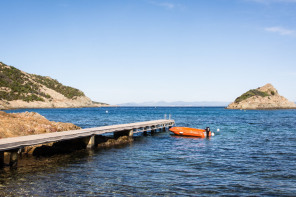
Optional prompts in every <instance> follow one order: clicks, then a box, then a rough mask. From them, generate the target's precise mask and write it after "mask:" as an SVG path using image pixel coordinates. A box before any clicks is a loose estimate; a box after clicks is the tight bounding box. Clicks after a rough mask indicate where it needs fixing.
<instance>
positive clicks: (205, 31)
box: [0, 0, 296, 104]
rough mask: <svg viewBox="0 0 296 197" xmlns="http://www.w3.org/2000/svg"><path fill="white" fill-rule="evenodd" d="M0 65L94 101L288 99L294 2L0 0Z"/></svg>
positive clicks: (294, 62) (294, 77) (294, 50)
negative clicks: (263, 91)
mask: <svg viewBox="0 0 296 197" xmlns="http://www.w3.org/2000/svg"><path fill="white" fill-rule="evenodd" d="M0 8H1V9H0V10H1V11H0V24H1V26H0V28H1V30H0V61H2V62H4V63H6V64H8V65H12V66H15V67H17V68H19V69H21V70H24V71H26V72H29V73H34V74H39V75H45V76H51V77H52V78H55V79H58V80H59V81H60V82H62V83H63V84H65V85H69V86H73V87H76V88H79V89H81V90H82V91H84V92H85V94H86V95H87V96H88V97H90V98H91V99H92V100H95V101H102V102H107V103H111V104H118V103H124V102H143V101H233V100H234V99H235V98H236V97H237V96H239V95H241V94H242V93H244V92H245V91H247V90H249V89H252V88H257V87H259V86H262V85H264V84H266V83H272V84H273V85H274V86H275V87H276V88H277V89H278V90H279V93H280V94H282V95H283V96H285V97H287V98H288V99H289V100H293V101H296V0H42V1H41V0H35V1H33V0H26V1H24V0H0Z"/></svg>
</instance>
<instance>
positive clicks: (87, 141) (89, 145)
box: [83, 135, 95, 148]
mask: <svg viewBox="0 0 296 197" xmlns="http://www.w3.org/2000/svg"><path fill="white" fill-rule="evenodd" d="M83 141H84V143H85V144H86V148H93V147H94V146H95V135H92V136H88V137H85V138H84V139H83Z"/></svg>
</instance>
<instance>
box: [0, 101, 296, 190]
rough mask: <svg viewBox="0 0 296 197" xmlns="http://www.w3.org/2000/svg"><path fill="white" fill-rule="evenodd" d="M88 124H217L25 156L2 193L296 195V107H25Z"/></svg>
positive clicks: (1, 181)
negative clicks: (191, 133)
mask: <svg viewBox="0 0 296 197" xmlns="http://www.w3.org/2000/svg"><path fill="white" fill-rule="evenodd" d="M24 111H33V112H38V113H40V114H41V115H43V116H45V117H46V118H47V119H49V120H51V121H58V122H71V123H74V124H75V125H78V126H80V127H82V128H90V127H98V126H105V125H114V124H123V123H133V122H142V121H149V120H158V119H164V118H165V117H166V118H171V119H174V120H175V122H176V126H182V127H193V128H205V127H210V129H211V131H212V132H214V134H215V135H214V136H212V137H211V138H209V139H200V138H193V137H180V136H175V135H172V133H170V132H168V131H167V132H158V133H155V134H153V135H151V134H148V135H147V136H143V135H141V134H138V135H136V136H135V137H134V141H133V142H132V143H131V144H127V145H124V146H120V147H113V148H105V149H92V150H80V151H76V152H73V153H71V154H64V155H55V156H51V157H38V158H35V157H33V156H31V157H23V158H21V159H20V161H19V166H18V168H17V169H15V170H10V169H9V168H4V169H3V170H1V171H0V196H296V110H227V109H225V108H224V107H108V108H104V107H103V108H80V109H22V110H8V111H7V112H9V113H14V112H24Z"/></svg>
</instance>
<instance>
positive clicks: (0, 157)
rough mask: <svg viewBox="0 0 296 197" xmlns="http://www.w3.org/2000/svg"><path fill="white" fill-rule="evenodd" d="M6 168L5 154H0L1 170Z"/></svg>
mask: <svg viewBox="0 0 296 197" xmlns="http://www.w3.org/2000/svg"><path fill="white" fill-rule="evenodd" d="M3 167H4V152H3V151H1V152H0V169H1V168H3Z"/></svg>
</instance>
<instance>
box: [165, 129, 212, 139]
mask: <svg viewBox="0 0 296 197" xmlns="http://www.w3.org/2000/svg"><path fill="white" fill-rule="evenodd" d="M206 129H207V130H208V132H207V131H206ZM206 129H195V128H189V127H172V128H170V129H169V130H170V131H171V132H173V133H174V134H175V135H181V136H191V137H200V138H205V137H207V133H208V136H211V131H210V128H208V127H207V128H206Z"/></svg>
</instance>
